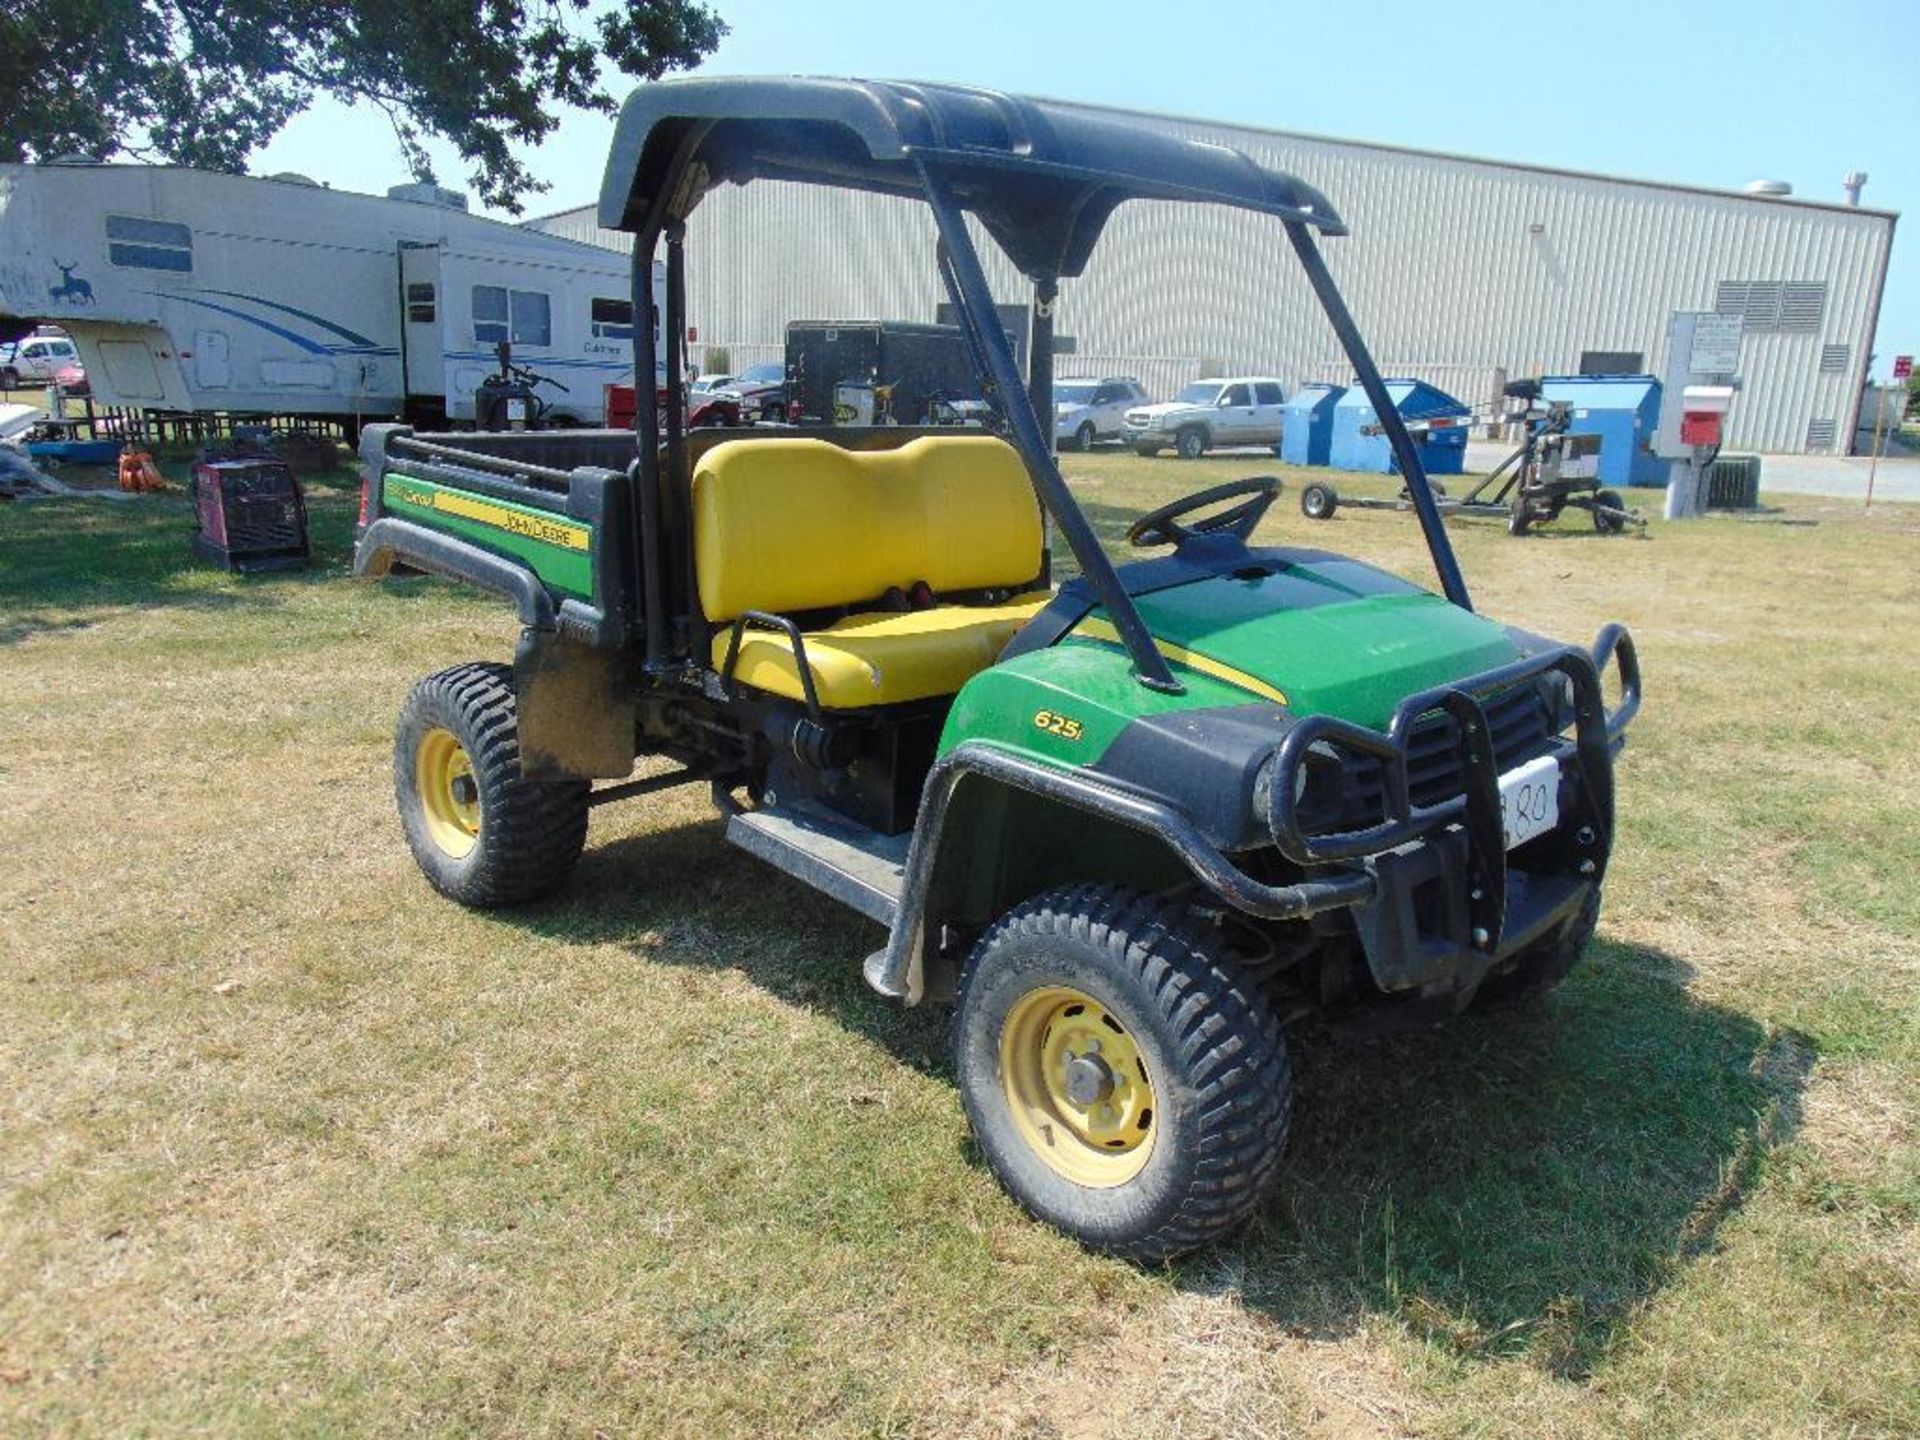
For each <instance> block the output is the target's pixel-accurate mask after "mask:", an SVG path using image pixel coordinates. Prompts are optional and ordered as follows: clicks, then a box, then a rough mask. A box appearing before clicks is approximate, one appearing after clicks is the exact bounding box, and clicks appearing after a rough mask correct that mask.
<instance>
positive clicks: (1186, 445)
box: [1173, 425, 1207, 460]
mask: <svg viewBox="0 0 1920 1440" xmlns="http://www.w3.org/2000/svg"><path fill="white" fill-rule="evenodd" d="M1173 448H1174V451H1175V452H1176V453H1177V454H1178V455H1179V456H1180V458H1181V459H1182V460H1198V459H1199V458H1200V457H1201V456H1202V455H1204V454H1206V453H1207V432H1206V431H1204V430H1202V429H1201V428H1200V427H1199V426H1197V425H1190V426H1188V427H1187V428H1186V429H1185V430H1182V431H1181V432H1180V433H1179V434H1178V435H1176V436H1174V439H1173Z"/></svg>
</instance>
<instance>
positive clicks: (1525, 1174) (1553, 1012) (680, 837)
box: [514, 823, 1813, 1376]
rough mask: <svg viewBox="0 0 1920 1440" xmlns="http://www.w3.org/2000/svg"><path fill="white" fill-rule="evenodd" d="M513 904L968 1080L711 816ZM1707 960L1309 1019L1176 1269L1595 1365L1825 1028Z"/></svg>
mask: <svg viewBox="0 0 1920 1440" xmlns="http://www.w3.org/2000/svg"><path fill="white" fill-rule="evenodd" d="M514 918H515V919H516V920H517V923H521V924H524V925H526V926H527V927H528V928H531V929H533V930H535V931H538V932H540V933H543V934H548V935H553V936H556V937H562V938H569V939H575V940H581V941H587V942H592V943H612V944H621V945H626V946H628V947H629V948H630V949H632V950H633V951H634V953H636V954H644V955H645V956H646V957H647V958H649V959H651V960H654V961H665V962H666V963H669V964H675V965H687V966H695V967H714V968H730V969H735V970H738V971H739V972H741V973H742V974H744V975H746V976H747V977H748V978H749V979H751V980H752V981H753V982H754V983H756V984H758V985H760V986H762V987H764V988H765V989H766V990H768V991H769V992H771V993H773V994H775V995H777V996H779V997H780V998H782V999H783V1000H787V1001H789V1002H792V1003H795V1004H799V1005H804V1006H806V1007H808V1008H810V1009H814V1010H817V1011H819V1012H822V1013H824V1014H827V1015H829V1016H831V1017H832V1018H834V1020H835V1021H836V1022H837V1023H839V1024H842V1025H844V1026H846V1027H847V1028H848V1029H850V1030H853V1031H855V1032H857V1033H859V1034H862V1035H864V1036H867V1037H869V1038H871V1039H872V1040H874V1041H875V1042H876V1043H878V1044H880V1045H882V1046H884V1047H885V1048H886V1049H887V1050H888V1051H889V1052H891V1053H892V1054H894V1055H895V1056H897V1057H898V1058H900V1059H901V1060H902V1061H904V1062H905V1063H908V1064H910V1065H913V1066H915V1067H916V1068H918V1069H921V1070H923V1071H926V1072H928V1073H932V1074H936V1075H939V1076H941V1077H943V1078H948V1079H950V1078H951V1074H952V1071H951V1066H950V1063H949V1059H948V1055H947V1049H946V1043H947V1042H946V1017H945V1013H944V1011H943V1010H939V1009H935V1008H932V1007H930V1008H928V1009H926V1010H914V1011H909V1010H903V1009H900V1008H899V1007H897V1006H895V1005H893V1004H892V1003H890V1002H888V1001H885V1000H883V999H881V998H880V997H878V996H876V995H874V994H873V993H872V992H870V991H869V990H868V989H867V987H866V986H865V984H864V983H863V982H862V980H861V978H860V962H861V960H862V958H863V957H864V956H865V955H866V954H867V953H868V952H869V951H871V950H873V949H875V948H876V947H877V946H878V945H879V944H880V943H881V942H882V940H883V938H884V937H883V934H882V932H881V930H880V929H879V928H878V927H877V926H874V925H872V924H869V923H868V922H866V921H864V920H862V919H860V918H859V917H857V916H855V915H853V914H852V913H851V912H849V911H847V910H845V909H843V908H841V907H840V906H838V905H836V904H835V903H834V902H832V901H830V900H827V899H825V898H824V897H822V896H820V895H818V894H816V893H815V892H813V891H812V890H810V889H808V888H806V887H805V886H803V885H801V884H799V883H798V882H797V881H794V880H791V879H788V878H787V877H785V876H782V875H779V874H777V873H776V872H774V871H772V870H770V869H768V868H766V867H765V866H763V865H761V863H760V862H758V861H756V860H753V859H752V858H750V857H748V856H746V855H745V854H743V853H741V852H738V851H736V850H734V849H733V848H732V847H731V846H729V845H727V844H726V843H725V841H724V840H723V839H722V838H721V834H720V830H719V827H718V825H717V824H712V823H691V824H687V825H684V826H681V827H678V828H674V829H670V830H665V831H659V832H655V833H651V834H647V835H641V836H634V837H631V838H627V839H622V840H619V841H616V842H614V843H613V844H610V845H606V846H601V847H597V848H591V849H589V850H588V852H587V855H586V857H585V859H584V860H583V861H582V864H581V869H580V871H579V874H578V877H577V879H576V881H575V883H574V884H573V885H572V886H570V887H569V891H568V898H567V899H564V900H561V901H558V902H555V903H553V904H551V905H547V906H542V907H538V908H536V909H533V910H530V911H526V912H521V913H520V914H519V915H518V916H516V917H514ZM1690 973H1691V972H1690V970H1689V969H1688V967H1687V966H1686V965H1685V964H1684V962H1682V961H1679V960H1677V959H1675V958H1673V957H1671V956H1669V955H1666V954H1665V953H1663V952H1661V951H1658V950H1654V949H1651V948H1646V947H1637V946H1624V945H1618V944H1612V943H1607V942H1604V941H1603V942H1601V943H1598V944H1596V946H1595V947H1594V950H1593V952H1592V953H1591V954H1590V956H1589V958H1588V961H1587V963H1586V964H1585V965H1584V966H1583V967H1582V968H1581V969H1580V970H1579V971H1578V972H1576V975H1575V977H1574V978H1573V979H1572V980H1571V981H1569V983H1568V984H1567V985H1566V987H1565V988H1564V989H1563V990H1562V991H1561V992H1560V993H1559V994H1557V995H1555V996H1554V997H1552V998H1551V999H1550V1000H1548V1001H1546V1002H1544V1003H1541V1004H1539V1005H1537V1006H1535V1007H1533V1008H1532V1009H1528V1010H1521V1011H1518V1012H1512V1013H1506V1014H1500V1015H1486V1016H1482V1015H1478V1014H1475V1015H1470V1016H1467V1017H1464V1018H1462V1019H1460V1020H1458V1021H1456V1022H1454V1023H1453V1024H1451V1025H1449V1026H1446V1027H1444V1028H1442V1029H1439V1030H1434V1031H1429V1032H1423V1033H1418V1034H1411V1035H1401V1036H1395V1037H1391V1038H1383V1039H1376V1040H1366V1041H1359V1040H1353V1039H1348V1038H1342V1037H1339V1036H1335V1035H1332V1034H1329V1033H1327V1032H1325V1031H1323V1030H1320V1029H1317V1028H1315V1027H1312V1026H1305V1027H1301V1028H1299V1029H1297V1030H1296V1031H1294V1032H1293V1033H1292V1035H1291V1042H1292V1047H1293V1055H1294V1065H1295V1073H1296V1101H1295V1108H1294V1116H1293V1128H1292V1137H1291V1141H1290V1150H1289V1155H1288V1159H1287V1164H1286V1167H1285V1170H1284V1172H1283V1178H1282V1181H1281V1183H1280V1186H1279V1187H1278V1190H1277V1192H1276V1194H1275V1197H1274V1198H1273V1200H1272V1201H1271V1202H1270V1203H1269V1205H1268V1206H1267V1208H1266V1210H1265V1212H1264V1213H1263V1214H1262V1215H1261V1216H1260V1217H1258V1218H1257V1219H1256V1221H1255V1222H1254V1223H1253V1224H1252V1225H1251V1226H1249V1227H1248V1228H1247V1229H1246V1230H1245V1231H1243V1232H1242V1233H1241V1234H1239V1235H1238V1236H1236V1237H1234V1238H1233V1239H1232V1240H1230V1241H1228V1242H1227V1243H1225V1244H1223V1245H1220V1246H1216V1247H1214V1248H1212V1249H1211V1250H1208V1251H1205V1252H1202V1253H1201V1254H1199V1255H1197V1256H1195V1257H1192V1258H1191V1259H1189V1260H1187V1261H1184V1262H1182V1263H1180V1264H1178V1265H1176V1266H1175V1267H1174V1268H1173V1270H1172V1272H1171V1274H1172V1277H1173V1280H1174V1282H1175V1283H1176V1284H1178V1285H1180V1286H1182V1287H1185V1288H1190V1289H1194V1290H1198V1291H1218V1290H1220V1289H1221V1288H1223V1287H1230V1288H1232V1289H1233V1290H1235V1291H1236V1292H1237V1293H1238V1294H1239V1295H1240V1296H1241V1297H1242V1300H1243V1302H1244V1303H1246V1304H1247V1305H1249V1306H1250V1307H1253V1308H1255V1309H1258V1310H1260V1311H1262V1312H1264V1313H1266V1314H1268V1315H1269V1316H1271V1317H1272V1318H1273V1320H1274V1321H1275V1322H1276V1323H1277V1324H1279V1325H1281V1326H1283V1327H1284V1328H1286V1329H1288V1330H1290V1331H1293V1332H1295V1333H1305V1334H1313V1335H1322V1336H1327V1337H1330V1338H1331V1337H1337V1336H1340V1335H1345V1334H1351V1333H1353V1332H1354V1331H1356V1330H1357V1329H1359V1328H1362V1327H1363V1326H1365V1325H1366V1324H1368V1323H1369V1322H1370V1321H1371V1320H1374V1319H1376V1318H1377V1317H1380V1316H1383V1315H1384V1316H1390V1317H1393V1318H1395V1319H1397V1320H1398V1321H1399V1322H1400V1323H1402V1324H1404V1325H1406V1326H1407V1327H1408V1328H1409V1329H1410V1330H1412V1331H1413V1332H1414V1333H1416V1334H1418V1335H1421V1336H1423V1337H1424V1338H1426V1339H1427V1340H1428V1341H1429V1342H1431V1343H1434V1344H1436V1345H1438V1346H1440V1347H1442V1348H1443V1349H1444V1350H1445V1351H1447V1352H1448V1353H1450V1354H1452V1355H1453V1356H1455V1357H1456V1358H1457V1359H1459V1360H1460V1361H1462V1362H1464V1363H1474V1362H1476V1361H1480V1360H1485V1359H1492V1358H1495V1357H1500V1356H1507V1355H1512V1354H1515V1353H1526V1354H1529V1355H1530V1356H1532V1357H1534V1359H1535V1360H1536V1361H1537V1362H1538V1363H1541V1364H1543V1365H1546V1366H1548V1367H1549V1368H1551V1369H1552V1370H1554V1371H1555V1372H1556V1373H1559V1374H1562V1375H1566V1376H1580V1375H1584V1374H1586V1373H1587V1372H1588V1371H1589V1370H1590V1369H1591V1368H1592V1366H1593V1365H1594V1364H1595V1363H1596V1362H1597V1361H1598V1360H1599V1359H1600V1358H1601V1357H1602V1356H1603V1355H1604V1354H1605V1352H1606V1351H1607V1349H1608V1348H1609V1347H1610V1346H1611V1345H1612V1344H1613V1343H1614V1341H1615V1339H1616V1337H1617V1336H1618V1335H1619V1334H1620V1333H1621V1328H1622V1327H1623V1326H1624V1325H1625V1324H1626V1323H1627V1322H1628V1321H1629V1320H1630V1319H1631V1318H1632V1317H1633V1315H1634V1314H1635V1313H1636V1312H1637V1311H1638V1309H1639V1308H1640V1307H1641V1306H1642V1305H1643V1304H1644V1303H1645V1302H1646V1301H1647V1300H1648V1299H1649V1298H1650V1297H1651V1296H1653V1295H1654V1294H1655V1293H1656V1292H1657V1291H1658V1290H1659V1289H1660V1287H1661V1286H1662V1285H1664V1284H1665V1283H1666V1282H1667V1281H1668V1280H1669V1279H1670V1278H1671V1277H1672V1276H1673V1275H1674V1274H1675V1273H1676V1272H1677V1271H1678V1270H1679V1269H1680V1268H1681V1267H1682V1266H1684V1265H1685V1264H1686V1262H1687V1261H1688V1260H1689V1259H1690V1258H1692V1257H1693V1256H1695V1255H1697V1254H1699V1253H1701V1252H1702V1251H1704V1250H1706V1249H1708V1248H1710V1247H1711V1246H1712V1245H1713V1244H1714V1243H1715V1236H1716V1232H1717V1230H1718V1228H1719V1226H1720V1225H1721V1224H1722V1223H1723V1222H1724V1221H1725V1220H1726V1219H1727V1218H1728V1217H1729V1216H1731V1215H1732V1214H1734V1213H1735V1212H1737V1210H1738V1208H1739V1207H1740V1205H1741V1204H1742V1203H1743V1201H1744V1198H1745V1195H1746V1193H1747V1190H1748V1188H1749V1186H1750V1185H1751V1183H1752V1181H1753V1179H1754V1177H1755V1175H1756V1173H1757V1170H1758V1167H1759V1166H1760V1164H1761V1163H1762V1161H1763V1160H1764V1157H1765V1155H1766V1153H1767V1151H1768V1150H1769V1149H1770V1148H1771V1147H1773V1146H1774V1145H1776V1144H1778V1143H1780V1142H1781V1141H1783V1140H1784V1139H1786V1138H1788V1136H1789V1135H1790V1134H1791V1132H1792V1130H1793V1129H1794V1127H1795V1125H1796V1124H1797V1120H1798V1113H1799V1095H1800V1093H1801V1090H1802V1089H1803V1087H1804V1085H1805V1082H1806V1079H1807V1075H1808V1072H1809V1071H1810V1069H1811V1066H1812V1061H1813V1052H1812V1049H1811V1047H1810V1046H1809V1045H1807V1044H1806V1043H1805V1042H1804V1041H1803V1040H1801V1039H1799V1038H1797V1037H1793V1036H1783V1035H1779V1034H1769V1033H1768V1032H1766V1031H1765V1030H1763V1029H1762V1027H1761V1026H1759V1025H1758V1024H1756V1023H1755V1022H1754V1021H1752V1020H1751V1019H1749V1018H1747V1017H1746V1016H1744V1015H1741V1014H1738V1013H1736V1012H1734V1011H1730V1010H1727V1009H1724V1008H1721V1007H1719V1006H1715V1005H1711V1004H1707V1003H1703V1002H1701V1001H1699V1000H1697V999H1695V998H1694V997H1693V996H1692V995H1691V994H1689V992H1688V991H1687V989H1686V988H1685V982H1686V980H1687V978H1688V976H1689V974H1690ZM964 1148H965V1153H966V1155H967V1156H968V1158H969V1159H970V1160H971V1162H972V1163H976V1164H977V1163H979V1161H978V1158H977V1154H976V1153H975V1151H974V1149H973V1147H972V1146H971V1144H968V1145H966V1146H965V1147H964Z"/></svg>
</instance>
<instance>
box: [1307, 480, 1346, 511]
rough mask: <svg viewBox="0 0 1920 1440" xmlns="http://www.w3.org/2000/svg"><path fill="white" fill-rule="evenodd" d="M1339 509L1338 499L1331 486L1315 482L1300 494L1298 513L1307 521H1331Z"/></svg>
mask: <svg viewBox="0 0 1920 1440" xmlns="http://www.w3.org/2000/svg"><path fill="white" fill-rule="evenodd" d="M1339 508H1340V497H1339V495H1338V494H1336V493H1335V492H1334V488H1333V487H1332V486H1331V485H1327V484H1324V483H1322V482H1321V481H1318V480H1315V481H1314V482H1313V483H1312V484H1310V485H1308V486H1307V488H1306V489H1304V490H1302V491H1301V492H1300V513H1301V514H1302V515H1304V516H1306V517H1307V519H1309V520H1331V519H1332V518H1333V512H1334V511H1336V510H1338V509H1339Z"/></svg>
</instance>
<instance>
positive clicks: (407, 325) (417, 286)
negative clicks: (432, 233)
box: [400, 240, 447, 403]
mask: <svg viewBox="0 0 1920 1440" xmlns="http://www.w3.org/2000/svg"><path fill="white" fill-rule="evenodd" d="M443 303H444V297H442V295H441V294H440V247H439V246H438V245H422V244H418V243H416V242H414V241H409V240H402V241H401V242H400V311H401V315H400V334H401V337H402V342H403V348H404V350H405V353H406V364H407V397H408V398H409V399H422V400H435V401H440V402H443V403H444V401H445V400H446V395H447V361H446V356H445V354H444V353H443V352H442V350H441V346H440V307H441V305H442V304H443Z"/></svg>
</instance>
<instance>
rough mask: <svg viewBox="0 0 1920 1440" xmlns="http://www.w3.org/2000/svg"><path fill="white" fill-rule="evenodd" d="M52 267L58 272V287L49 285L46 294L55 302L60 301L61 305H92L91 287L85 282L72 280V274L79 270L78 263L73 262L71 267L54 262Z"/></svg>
mask: <svg viewBox="0 0 1920 1440" xmlns="http://www.w3.org/2000/svg"><path fill="white" fill-rule="evenodd" d="M53 267H54V269H56V270H58V271H59V272H60V283H59V284H58V285H49V286H48V287H47V294H49V295H51V296H52V297H53V298H54V299H55V300H58V301H60V302H61V303H62V304H63V305H78V304H81V303H82V302H85V303H86V304H88V305H91V304H93V286H92V285H90V284H88V283H87V282H86V281H85V280H76V279H74V278H73V272H74V271H75V270H77V269H79V268H80V262H79V261H78V260H76V261H74V262H73V263H72V264H71V265H62V264H61V263H60V262H59V261H58V260H56V261H54V262H53Z"/></svg>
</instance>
